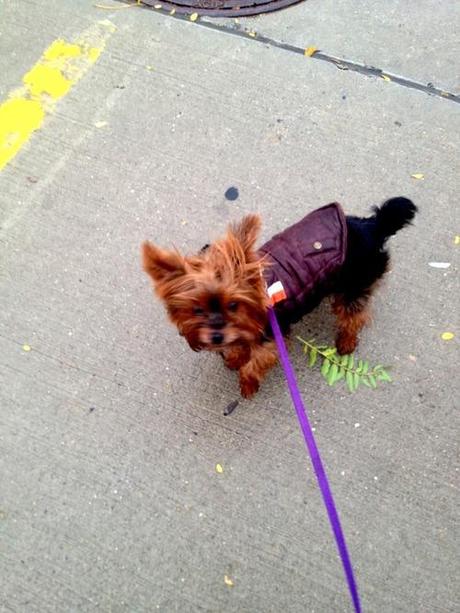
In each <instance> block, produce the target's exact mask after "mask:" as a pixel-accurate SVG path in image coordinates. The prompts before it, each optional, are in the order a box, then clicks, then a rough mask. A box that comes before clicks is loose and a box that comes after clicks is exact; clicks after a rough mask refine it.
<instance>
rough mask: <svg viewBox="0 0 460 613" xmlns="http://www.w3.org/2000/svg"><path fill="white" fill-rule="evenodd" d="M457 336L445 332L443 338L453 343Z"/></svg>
mask: <svg viewBox="0 0 460 613" xmlns="http://www.w3.org/2000/svg"><path fill="white" fill-rule="evenodd" d="M454 336H455V334H454V333H453V332H443V333H442V334H441V338H442V340H443V341H451V340H452V339H453V338H454Z"/></svg>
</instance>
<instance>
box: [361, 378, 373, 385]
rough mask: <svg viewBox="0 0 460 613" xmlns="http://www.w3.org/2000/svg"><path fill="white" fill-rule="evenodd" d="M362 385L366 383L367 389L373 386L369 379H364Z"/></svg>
mask: <svg viewBox="0 0 460 613" xmlns="http://www.w3.org/2000/svg"><path fill="white" fill-rule="evenodd" d="M361 383H364V385H365V386H366V387H372V385H371V384H370V383H369V379H368V378H367V377H362V379H361Z"/></svg>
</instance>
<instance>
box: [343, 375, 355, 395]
mask: <svg viewBox="0 0 460 613" xmlns="http://www.w3.org/2000/svg"><path fill="white" fill-rule="evenodd" d="M345 380H346V382H347V385H348V390H349V391H350V392H353V391H354V389H355V387H354V381H353V373H351V372H350V371H349V370H347V374H346V375H345Z"/></svg>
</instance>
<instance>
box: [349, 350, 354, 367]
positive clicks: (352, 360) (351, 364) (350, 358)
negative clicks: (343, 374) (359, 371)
mask: <svg viewBox="0 0 460 613" xmlns="http://www.w3.org/2000/svg"><path fill="white" fill-rule="evenodd" d="M354 363H355V358H354V355H353V354H352V353H350V355H349V356H348V368H353V365H354Z"/></svg>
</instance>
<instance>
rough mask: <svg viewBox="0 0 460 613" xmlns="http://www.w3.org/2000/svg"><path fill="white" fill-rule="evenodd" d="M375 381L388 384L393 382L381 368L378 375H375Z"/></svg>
mask: <svg viewBox="0 0 460 613" xmlns="http://www.w3.org/2000/svg"><path fill="white" fill-rule="evenodd" d="M377 379H378V380H379V381H388V382H389V383H391V382H392V381H393V379H392V378H391V377H390V375H389V374H388V373H387V371H386V370H383V368H382V369H381V370H380V372H379V374H378V375H377Z"/></svg>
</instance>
